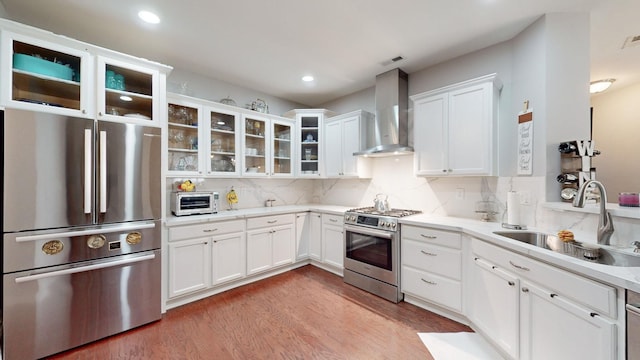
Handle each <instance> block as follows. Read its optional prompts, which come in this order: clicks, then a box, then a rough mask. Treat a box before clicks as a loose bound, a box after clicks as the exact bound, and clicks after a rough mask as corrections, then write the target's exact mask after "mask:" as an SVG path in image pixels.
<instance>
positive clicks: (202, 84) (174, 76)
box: [167, 69, 308, 115]
mask: <svg viewBox="0 0 640 360" xmlns="http://www.w3.org/2000/svg"><path fill="white" fill-rule="evenodd" d="M167 90H168V91H169V92H174V93H178V94H184V95H189V96H193V97H197V98H200V99H205V100H212V101H218V102H219V101H220V100H221V99H224V98H227V97H230V98H232V99H233V100H234V101H235V102H236V104H237V105H238V106H239V107H242V108H247V105H250V104H251V102H253V101H255V100H256V99H262V100H264V101H265V102H266V103H267V105H269V113H270V114H275V115H282V114H284V113H285V112H287V111H289V110H291V109H304V108H307V107H308V106H306V105H303V104H299V103H295V102H292V101H288V100H284V99H281V98H278V97H275V96H271V95H268V94H265V93H262V92H259V91H256V90H253V89H249V88H246V87H243V86H240V85H234V84H231V83H228V82H224V81H221V80H218V79H215V78H213V77H209V76H204V75H201V74H196V73H192V72H189V71H186V70H184V69H174V70H173V71H172V72H171V74H169V77H168V78H167Z"/></svg>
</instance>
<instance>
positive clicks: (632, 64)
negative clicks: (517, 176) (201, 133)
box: [0, 0, 640, 106]
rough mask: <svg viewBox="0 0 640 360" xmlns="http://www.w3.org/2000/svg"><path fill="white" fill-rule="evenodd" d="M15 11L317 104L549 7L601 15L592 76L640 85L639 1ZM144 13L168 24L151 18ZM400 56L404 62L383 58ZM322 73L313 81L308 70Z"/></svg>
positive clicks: (35, 5) (29, 1) (234, 2)
mask: <svg viewBox="0 0 640 360" xmlns="http://www.w3.org/2000/svg"><path fill="white" fill-rule="evenodd" d="M0 1H1V2H2V3H3V4H4V7H5V9H6V11H7V13H8V16H9V18H11V19H13V20H16V21H19V22H22V23H25V24H29V25H33V26H36V27H39V28H43V29H46V30H50V31H53V32H55V33H59V34H63V35H67V36H69V37H73V38H76V39H79V40H82V41H86V42H89V43H93V44H96V45H100V46H103V47H106V48H110V49H114V50H118V51H121V52H125V53H129V54H132V55H136V56H140V57H144V58H148V59H152V60H155V61H159V62H162V63H165V64H168V65H172V66H174V67H175V68H179V69H183V70H188V71H192V72H196V73H201V74H206V75H207V76H210V77H213V78H216V79H219V80H223V81H226V82H230V83H233V84H238V85H240V86H244V87H247V88H251V89H255V90H258V91H261V92H264V93H268V94H271V95H273V96H278V97H281V98H284V99H287V100H291V101H294V102H297V103H300V104H305V105H308V106H315V105H319V104H322V103H325V102H327V101H330V100H333V99H335V98H338V97H341V96H344V95H347V94H350V93H352V92H354V91H358V90H361V89H365V88H368V87H370V86H372V85H373V83H374V79H375V75H377V74H379V73H382V72H384V71H386V70H388V69H392V68H395V67H401V68H402V69H403V70H405V71H406V72H408V73H412V72H415V71H418V70H421V69H423V68H426V67H428V66H430V65H434V64H436V63H439V62H441V61H444V60H448V59H451V58H453V57H456V56H459V55H463V54H466V53H469V52H472V51H474V50H478V49H481V48H484V47H487V46H489V45H492V44H495V43H498V42H501V41H504V40H508V39H510V38H512V37H513V36H514V35H516V34H517V33H518V32H520V31H521V30H523V29H524V28H525V27H527V26H528V25H529V24H531V23H532V22H533V21H535V20H536V19H537V18H538V17H539V16H541V15H542V14H544V13H550V12H565V11H588V12H591V15H592V32H591V44H592V56H591V58H592V80H595V79H597V78H611V77H613V78H617V79H618V81H617V82H616V86H618V87H621V86H624V85H625V84H630V83H633V82H639V81H640V71H637V68H638V65H637V64H638V63H639V60H640V46H637V47H635V48H631V49H625V50H621V46H622V44H623V43H624V40H625V38H626V37H628V36H631V35H640V22H638V21H637V20H636V19H635V15H636V14H637V13H638V11H640V1H638V0H453V1H442V0H396V1H388V0H349V1H345V0H322V1H312V0H275V1H256V0H253V1H252V0H227V1H220V0H184V1H176V0H109V1H87V0H46V1H44V0H0ZM141 9H149V10H152V11H155V12H156V13H158V14H159V15H160V17H161V18H162V22H161V23H160V24H159V25H155V26H152V25H148V24H143V23H142V22H141V21H140V20H139V19H138V18H137V16H136V14H137V12H138V11H139V10H141ZM398 55H401V56H403V57H404V58H405V60H402V61H400V62H397V63H395V64H392V65H383V63H384V62H386V61H388V60H389V59H391V58H393V57H395V56H398ZM306 74H312V75H313V76H315V78H316V80H315V81H314V82H313V83H311V84H304V83H303V82H302V81H301V80H300V79H301V77H302V76H303V75H306Z"/></svg>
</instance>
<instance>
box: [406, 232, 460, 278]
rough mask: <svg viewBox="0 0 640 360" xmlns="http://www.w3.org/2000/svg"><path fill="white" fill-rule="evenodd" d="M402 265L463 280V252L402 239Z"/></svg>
mask: <svg viewBox="0 0 640 360" xmlns="http://www.w3.org/2000/svg"><path fill="white" fill-rule="evenodd" d="M401 249H402V255H401V257H400V258H401V259H402V265H407V266H411V267H414V268H416V269H419V270H424V271H428V272H432V273H436V274H439V275H442V276H446V277H449V278H451V279H455V280H460V279H461V278H462V252H461V251H460V250H455V249H451V248H446V247H443V246H438V245H432V244H430V243H426V242H422V241H416V240H411V239H402V246H401Z"/></svg>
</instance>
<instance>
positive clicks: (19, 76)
mask: <svg viewBox="0 0 640 360" xmlns="http://www.w3.org/2000/svg"><path fill="white" fill-rule="evenodd" d="M0 31H1V32H2V34H1V37H0V43H1V45H0V77H1V78H2V79H3V81H2V84H1V85H0V102H1V103H0V105H2V106H5V107H7V108H17V109H25V110H35V111H44V112H48V113H54V114H60V115H66V116H75V117H85V118H90V119H95V118H97V119H100V120H109V121H122V122H129V123H140V124H144V125H151V126H158V127H159V126H161V124H162V122H163V120H164V119H165V112H164V110H163V109H164V108H163V105H164V103H165V93H164V91H165V83H166V74H167V73H169V72H170V71H171V67H169V66H166V65H161V64H158V63H155V62H151V61H148V60H145V59H138V58H135V57H133V56H129V55H126V54H122V53H118V52H115V51H111V50H108V49H104V48H100V47H97V46H94V45H91V44H87V43H83V42H80V41H77V40H73V39H71V38H68V37H64V36H60V35H56V34H53V33H50V32H47V31H44V30H40V29H37V28H33V27H30V26H26V25H22V24H19V23H15V22H12V21H9V20H5V19H0Z"/></svg>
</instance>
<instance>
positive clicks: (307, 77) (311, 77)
mask: <svg viewBox="0 0 640 360" xmlns="http://www.w3.org/2000/svg"><path fill="white" fill-rule="evenodd" d="M302 81H304V82H311V81H313V76H311V75H305V76H303V77H302Z"/></svg>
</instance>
